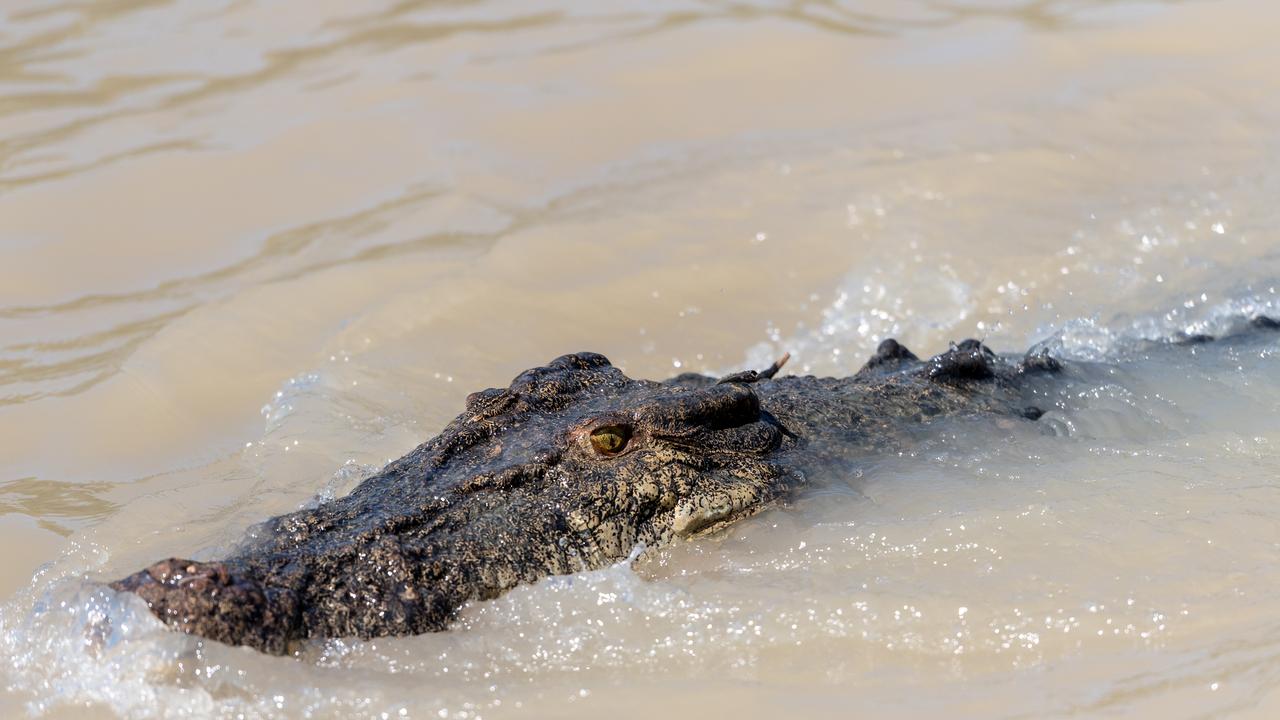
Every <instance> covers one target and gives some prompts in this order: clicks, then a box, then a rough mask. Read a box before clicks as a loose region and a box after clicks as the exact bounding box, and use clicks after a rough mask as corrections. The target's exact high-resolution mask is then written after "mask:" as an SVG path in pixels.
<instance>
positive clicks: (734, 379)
mask: <svg viewBox="0 0 1280 720" xmlns="http://www.w3.org/2000/svg"><path fill="white" fill-rule="evenodd" d="M790 359H791V353H783V354H782V357H780V358H778V359H777V361H775V362H774V363H773V364H772V365H770V366H769V367H767V368H765V369H764V371H763V372H756V371H755V370H744V371H743V372H737V373H734V374H732V375H726V376H724V377H723V378H720V382H718V383H716V384H717V385H723V384H725V383H748V384H750V383H753V382H758V381H760V380H768V379H769V378H771V377H773V376H774V375H777V374H778V371H779V370H781V369H782V366H783V365H786V364H787V361H788V360H790Z"/></svg>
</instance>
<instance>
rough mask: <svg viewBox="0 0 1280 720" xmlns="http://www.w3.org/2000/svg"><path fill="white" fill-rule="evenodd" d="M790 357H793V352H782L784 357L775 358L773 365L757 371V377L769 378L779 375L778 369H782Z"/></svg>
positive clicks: (761, 378)
mask: <svg viewBox="0 0 1280 720" xmlns="http://www.w3.org/2000/svg"><path fill="white" fill-rule="evenodd" d="M790 359H791V353H789V352H784V353H782V357H780V358H778V359H777V360H774V361H773V364H772V365H770V366H769V367H767V368H765V369H764V370H762V371H760V372H758V373H756V379H757V380H768V379H769V378H771V377H773V376H774V375H777V374H778V371H779V370H781V369H782V366H783V365H786V364H787V361H788V360H790Z"/></svg>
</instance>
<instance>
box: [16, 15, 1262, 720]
mask: <svg viewBox="0 0 1280 720" xmlns="http://www.w3.org/2000/svg"><path fill="white" fill-rule="evenodd" d="M1277 36H1280V7H1277V6H1275V4H1274V3H1271V2H1268V1H1267V0H1218V1H1209V0H1202V1H1196V0H1188V1H1187V2H1126V1H1121V0H1116V1H1112V2H1107V1H1104V0H1093V1H1090V0H1078V1H1074V2H1073V1H1070V0H1059V1H1054V0H911V1H908V2H903V1H901V0H893V1H890V0H869V1H865V2H857V3H855V2H835V1H826V2H818V1H813V2H764V1H751V2H747V1H743V2H718V1H712V0H702V1H696V0H687V1H674V0H673V1H670V2H667V1H664V2H611V3H604V4H602V3H587V2H571V1H570V0H560V1H551V0H547V1H542V0H539V1H537V2H524V3H498V2H477V1H472V2H468V1H462V0H459V1H455V2H412V1H401V2H372V3H363V4H360V5H359V6H358V7H357V6H353V5H351V4H350V3H339V2H296V1H295V2H261V1H257V0H247V1H240V2H222V3H185V4H179V3H171V2H163V1H158V0H152V1H145V0H133V1H128V2H124V1H122V2H110V3H93V2H71V1H69V0H55V1H53V2H25V1H24V0H17V2H9V3H6V4H5V7H4V8H3V9H0V254H2V257H3V262H0V512H2V513H3V514H0V540H3V542H4V543H5V545H6V547H7V548H9V550H8V551H6V553H5V560H4V562H3V563H2V564H0V596H2V597H3V598H4V602H3V606H2V607H0V656H2V657H3V660H4V662H3V663H0V665H3V666H4V667H3V669H0V681H2V684H3V686H5V687H6V688H7V689H6V694H5V695H4V696H3V699H0V711H3V712H4V713H5V716H6V717H7V716H12V715H20V714H24V713H25V714H32V715H38V714H41V713H51V714H53V715H54V716H63V717H71V716H75V717H79V716H81V715H82V714H84V713H91V714H96V715H99V716H103V717H112V716H125V717H173V716H182V715H194V716H212V717H240V716H244V717H270V716H284V717H317V718H321V717H351V716H355V717H384V716H385V717H459V718H463V717H465V718H475V717H512V716H516V715H519V714H528V715H531V716H535V717H546V716H554V717H595V716H598V715H599V714H601V713H603V712H606V711H607V712H612V713H615V714H620V715H624V716H637V717H654V716H657V715H661V714H667V713H669V712H671V711H672V710H673V709H676V708H679V709H688V710H689V711H693V712H698V713H702V714H708V713H709V714H715V715H720V714H725V715H728V714H732V715H734V716H736V717H765V716H793V715H803V714H807V715H812V716H831V717H836V716H839V717H847V716H849V715H850V714H864V715H874V716H882V715H893V716H895V717H938V716H950V717H975V718H978V717H981V718H990V717H1010V718H1013V717H1075V716H1079V717H1097V716H1105V715H1125V716H1145V717H1220V716H1224V715H1228V714H1232V715H1237V716H1241V717H1271V716H1274V715H1275V714H1277V713H1280V603H1278V602H1277V600H1276V599H1275V592H1274V588H1275V587H1276V586H1277V582H1278V581H1280V577H1278V576H1277V574H1278V572H1280V571H1277V569H1276V567H1277V566H1276V563H1275V558H1276V555H1277V552H1278V551H1280V532H1277V531H1276V527H1277V523H1278V522H1280V486H1277V484H1276V480H1275V478H1276V477H1277V475H1278V473H1277V471H1278V470H1280V447H1278V444H1280V422H1278V421H1277V420H1276V409H1277V406H1278V405H1280V391H1278V390H1276V387H1277V380H1280V370H1278V369H1277V364H1276V359H1275V358H1276V354H1277V352H1278V351H1280V343H1278V342H1277V339H1276V338H1274V337H1271V338H1268V337H1261V336H1260V337H1254V338H1244V339H1240V340H1237V341H1233V342H1231V343H1226V344H1223V345H1218V346H1213V347H1205V348H1197V349H1195V350H1194V351H1191V350H1187V349H1186V348H1183V349H1181V351H1178V352H1175V351H1172V350H1170V349H1167V348H1164V347H1163V345H1162V344H1161V343H1160V342H1156V343H1155V344H1148V343H1146V342H1145V341H1147V340H1156V341H1160V340H1162V339H1168V338H1172V337H1175V336H1176V335H1177V334H1178V333H1184V332H1221V331H1223V330H1226V329H1229V328H1231V327H1233V326H1234V325H1236V324H1238V322H1239V320H1240V319H1241V318H1245V317H1248V316H1249V315H1251V314H1254V313H1257V312H1260V311H1266V312H1272V313H1276V312H1280V300H1277V297H1276V287H1277V286H1278V285H1280V233H1278V231H1277V228H1280V206H1278V205H1277V204H1276V202H1275V198H1276V197H1278V196H1280V170H1277V168H1280V135H1277V133H1276V132H1275V128H1276V127H1280V44H1277V43H1276V42H1275V38H1276V37H1277ZM888 336H895V337H898V338H899V339H901V340H902V341H904V342H905V343H907V344H908V345H909V346H911V347H912V348H914V349H915V350H917V351H918V352H921V353H928V352H936V351H939V350H942V349H944V348H945V347H946V344H947V343H948V342H949V341H951V340H958V339H961V338H964V337H969V336H976V337H981V338H984V339H986V340H987V341H988V343H989V344H990V345H992V346H994V347H996V348H999V349H1004V350H1011V351H1012V350H1021V349H1023V348H1025V347H1027V346H1029V345H1031V344H1032V343H1034V342H1039V341H1043V340H1047V341H1048V342H1049V343H1050V344H1051V345H1052V346H1053V347H1054V348H1055V349H1056V350H1057V351H1058V352H1059V353H1061V354H1063V355H1066V356H1069V357H1073V358H1077V359H1079V360H1082V361H1088V362H1090V363H1096V364H1091V365H1088V366H1087V367H1088V368H1090V370H1089V371H1088V372H1085V373H1082V374H1081V375H1079V376H1078V377H1076V378H1075V379H1074V380H1073V381H1072V382H1071V383H1070V384H1068V385H1067V386H1066V387H1064V388H1062V389H1061V390H1060V391H1057V392H1055V393H1054V394H1053V395H1052V396H1051V397H1047V398H1045V401H1046V402H1045V405H1046V406H1047V407H1052V408H1053V409H1052V410H1051V411H1050V413H1049V414H1048V415H1047V416H1046V418H1045V420H1044V421H1042V422H1041V423H1038V424H1036V425H1034V426H1032V425H1028V426H1026V427H1021V426H1018V427H1001V426H992V425H983V424H980V423H979V424H973V423H966V422H959V423H956V424H955V425H954V426H949V427H947V428H943V429H942V431H940V432H939V434H938V435H937V436H936V437H935V438H933V439H931V440H929V441H927V442H924V443H923V444H922V445H921V446H920V447H918V448H913V449H911V450H910V451H908V452H905V453H904V454H902V455H901V456H895V457H885V458H882V459H879V460H878V461H876V462H874V463H869V464H868V465H867V466H866V467H864V468H859V469H858V470H857V471H856V472H854V473H852V474H851V476H850V477H848V478H843V479H840V480H839V481H837V482H831V483H826V484H823V485H822V486H820V487H817V488H814V489H812V490H810V491H808V492H806V493H804V494H802V495H800V496H799V497H797V498H795V499H794V501H793V502H792V503H790V504H789V505H787V506H786V507H783V508H779V509H777V510H775V511H772V512H769V513H766V514H764V515H761V516H759V517H757V518H754V519H752V520H751V521H749V522H746V523H743V524H741V525H739V526H736V527H734V528H732V529H731V530H730V531H729V532H727V533H726V534H725V535H723V536H722V537H719V538H715V539H710V540H707V541H702V542H698V543H693V544H687V545H679V546H676V547H674V548H670V549H668V550H665V551H663V552H660V553H656V554H654V555H653V556H647V557H645V558H643V559H641V560H639V561H638V562H636V563H634V564H626V563H624V564H622V565H620V566H618V567H615V568H611V569H607V570H604V571H600V572H597V573H591V574H587V575H582V576H576V577H571V578H556V579H551V580H548V581H546V582H543V583H541V584H539V585H537V586H534V587H529V588H522V589H520V590H518V591H516V592H513V593H511V594H510V595H509V596H507V597H505V598H502V599H500V600H498V601H495V602H491V603H486V604H479V605H475V606H473V607H469V608H468V609H467V610H466V612H464V614H463V617H462V619H461V623H460V627H459V628H458V629H457V630H455V631H452V632H449V633H443V634H436V635H430V636H423V637H415V638H402V639H393V640H380V641H376V642H369V643H361V642H332V643H328V644H318V645H316V646H314V647H312V648H309V649H308V651H307V653H306V654H305V655H304V656H303V657H302V658H300V659H279V658H266V657H262V656H259V655H256V654H254V653H252V652H249V651H245V650H243V649H231V648H226V647H222V646H218V645H214V644H201V643H198V642H196V641H194V640H191V639H189V638H185V637H181V636H177V635H175V634H173V633H168V632H165V631H164V630H163V629H162V628H161V627H160V626H159V625H158V623H157V622H155V621H154V620H152V619H151V618H150V617H149V616H147V615H146V614H145V613H142V612H139V611H138V609H137V608H136V607H135V606H134V605H131V604H130V603H129V602H128V601H127V599H125V598H120V597H117V596H115V595H114V594H112V593H109V592H106V591H103V590H102V589H101V588H100V586H98V585H97V584H96V583H95V581H98V580H102V579H108V578H112V577H116V576H119V575H122V574H124V573H126V572H130V571H132V570H134V569H136V568H137V567H138V566H140V565H141V564H143V563H146V562H149V561H151V560H154V559H156V558H158V557H164V556H169V555H188V556H196V557H201V558H205V557H214V556H217V554H218V553H219V552H220V551H221V550H223V549H225V548H227V547H228V546H229V545H231V544H232V543H234V542H235V541H236V539H237V538H238V537H239V536H240V535H241V533H242V532H243V531H244V529H245V528H246V527H247V526H248V525H250V524H252V523H254V522H256V521H259V520H261V519H263V518H265V517H268V516H270V515H273V514H278V513H281V512H285V511H288V510H292V509H294V508H296V507H298V506H299V505H302V504H306V503H310V502H315V501H316V500H317V499H323V498H324V497H331V496H332V495H333V494H335V493H342V492H345V491H346V490H348V489H350V488H351V487H352V486H353V485H354V484H355V483H356V482H358V480H359V479H360V478H361V477H363V476H364V475H366V474H367V473H369V472H371V471H372V470H373V469H374V468H377V467H379V466H380V465H381V464H383V463H384V462H386V461H387V460H389V459H392V458H395V457H398V456H399V455H401V454H402V453H404V452H406V451H407V450H409V449H410V448H412V447H413V446H414V445H416V444H417V443H418V442H420V441H421V440H422V439H424V438H426V437H428V436H430V435H431V434H433V433H435V432H436V431H438V430H439V429H440V428H441V427H442V426H443V424H444V423H446V422H447V421H448V420H449V419H451V418H452V417H453V416H454V415H455V414H456V413H457V412H458V411H459V410H460V409H461V407H462V398H463V397H464V396H465V395H466V394H467V393H468V392H470V391H472V390H476V389H480V388H483V387H489V386H494V385H505V384H506V383H507V382H508V381H509V379H510V378H511V377H512V376H513V375H514V374H516V373H517V372H518V371H520V370H522V369H524V368H526V367H529V366H531V365H535V364H540V363H542V362H545V361H546V360H548V359H550V358H552V357H555V356H557V355H559V354H562V353H564V352H568V351H572V350H581V349H590V350H595V351H599V352H603V353H605V354H606V355H608V356H609V357H610V358H611V359H612V360H613V361H614V362H615V364H618V365H620V366H622V367H624V368H625V369H626V371H627V372H628V373H629V374H631V375H633V376H636V377H665V376H668V375H672V374H675V373H676V372H680V371H684V370H690V369H692V370H699V371H704V372H712V373H719V372H725V371H728V370H733V369H739V368H743V367H762V366H763V365H765V364H767V363H768V362H769V361H770V360H772V359H773V358H774V357H776V356H777V355H778V354H780V353H781V352H782V351H784V350H786V351H790V352H791V353H792V355H793V357H794V360H793V365H791V366H789V367H788V369H789V370H795V371H796V372H811V373H819V374H837V373H848V372H851V371H853V370H855V369H856V368H857V367H858V366H859V365H860V364H861V362H862V361H863V360H864V359H865V357H866V356H867V355H868V354H869V352H870V351H871V350H872V349H873V348H874V347H875V345H876V344H877V343H878V342H879V340H881V339H883V338H885V337H888ZM102 618H110V619H111V620H112V624H111V627H112V628H113V634H112V635H111V636H110V637H107V638H102V637H95V636H93V634H92V633H89V634H88V635H86V628H88V629H92V628H95V627H101V623H100V620H101V619H102Z"/></svg>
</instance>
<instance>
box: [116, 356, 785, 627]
mask: <svg viewBox="0 0 1280 720" xmlns="http://www.w3.org/2000/svg"><path fill="white" fill-rule="evenodd" d="M773 370H776V367H775V368H773ZM770 374H771V373H770ZM757 377H758V376H757V375H756V374H755V373H742V374H739V375H735V376H731V377H729V378H726V379H725V380H723V381H720V382H717V381H715V380H714V379H711V378H707V377H703V376H695V375H685V376H681V377H680V378H676V379H673V380H671V381H668V382H665V383H657V382H651V381H644V380H633V379H630V378H628V377H626V376H625V375H624V374H623V373H622V372H621V371H620V370H618V369H617V368H615V367H613V366H612V365H611V364H610V363H609V361H608V360H607V359H606V358H605V357H604V356H602V355H598V354H594V353H578V354H573V355H565V356H563V357H560V358H557V359H556V360H553V361H552V362H551V363H549V364H547V365H546V366H544V367H538V368H533V369H531V370H527V371H525V372H523V373H521V374H520V375H519V376H517V377H516V378H515V380H514V381H513V382H512V383H511V385H510V386H509V387H507V388H503V389H490V390H484V391H481V392H477V393H473V394H471V395H470V396H468V398H467V402H466V410H465V411H464V412H463V413H462V414H461V415H459V416H458V417H457V418H456V419H455V420H454V421H453V422H452V423H450V424H449V425H448V426H447V427H446V428H445V429H444V430H443V431H442V432H441V433H440V435H439V436H437V437H435V438H433V439H432V440H430V441H428V442H426V443H424V444H423V445H421V446H419V447H418V448H417V449H415V450H413V451H412V452H410V453H409V454H408V455H406V456H404V457H403V458H401V459H399V460H397V461H395V462H393V463H391V464H389V465H388V466H387V467H386V468H384V469H383V470H382V471H381V472H380V473H379V474H377V475H375V476H373V477H371V478H369V479H368V480H366V481H364V482H363V483H361V485H360V486H358V487H357V488H356V489H355V490H353V491H352V492H351V493H350V494H349V495H347V496H345V497H342V498H339V499H337V500H334V501H332V502H329V503H326V504H324V505H321V506H320V507H317V508H314V509H308V510H302V511H298V512H294V513H291V514H288V515H283V516H280V517H276V518H273V519H271V520H269V521H267V522H266V523H264V524H263V525H262V526H261V527H259V528H258V529H257V530H256V531H255V532H253V533H251V538H250V539H249V541H248V542H246V543H245V545H244V546H243V548H242V549H241V550H240V551H239V552H238V553H236V554H234V555H233V556H232V557H230V558H228V559H226V560H220V561H215V562H193V561H188V560H179V559H169V560H165V561H162V562H160V563H156V564H155V565H153V566H151V567H150V568H147V569H145V570H143V571H141V572H138V573H135V574H134V575H131V576H129V577H128V578H125V579H123V580H121V581H118V582H117V583H115V584H114V586H115V587H116V588H117V589H123V590H129V591H132V592H134V593H136V594H138V595H139V596H141V597H142V598H143V599H145V600H146V601H147V603H148V605H149V606H150V608H151V609H152V611H153V612H154V613H155V614H156V615H158V616H159V617H161V618H162V619H164V620H165V621H166V622H167V623H169V624H170V625H173V626H175V627H178V628H180V629H182V630H184V631H186V632H190V633H194V634H198V635H203V636H206V637H210V638H213V639H216V640H221V641H223V642H228V643H231V644H247V645H251V646H254V647H258V648H259V649H263V650H267V651H269V652H283V651H285V649H286V648H287V647H288V645H289V643H290V641H292V640H297V639H301V638H305V637H316V636H319V637H343V636H360V637H371V636H377V635H388V634H409V633H418V632H423V631H429V630H439V629H443V628H444V627H445V625H446V624H447V622H448V621H449V620H450V618H451V617H452V616H453V615H454V613H455V611H456V610H457V609H458V607H460V606H461V605H462V604H464V603H465V602H467V601H468V600H472V599H486V598H491V597H495V596H497V595H498V594H500V593H502V592H504V591H505V590H507V589H509V588H511V587H513V586H515V585H516V584H519V583H522V582H531V581H535V580H537V579H539V578H541V577H545V576H547V575H553V574H562V573H569V572H575V571H579V570H583V569H591V568H597V567H601V566H604V565H607V564H609V563H611V562H615V561H617V560H619V559H621V558H625V557H626V556H627V555H628V554H629V553H630V552H631V551H632V550H633V549H634V548H635V547H636V546H637V545H639V544H642V543H645V544H655V543H660V542H663V541H666V540H669V539H671V538H673V537H688V536H692V535H696V534H699V533H705V532H709V531H712V530H714V529H716V528H718V527H720V526H722V525H724V524H726V523H728V522H731V521H733V520H735V519H738V518H741V517H744V516H746V515H749V514H752V513H754V512H757V511H759V510H760V509H762V508H764V507H765V506H766V505H767V504H768V502H769V501H770V500H772V499H773V498H775V497H777V496H778V495H779V494H781V493H782V492H783V491H784V490H785V489H786V488H787V487H789V486H791V485H793V484H794V483H795V482H796V480H797V478H796V477H794V476H793V471H790V470H787V469H786V468H785V466H784V464H782V463H779V462H778V458H779V456H780V455H781V454H783V453H785V452H787V451H788V449H789V448H790V446H792V445H794V444H795V443H796V442H797V441H796V440H795V438H794V437H792V436H791V435H789V434H788V433H787V432H786V431H785V430H784V429H783V428H782V426H781V425H780V424H779V423H778V421H777V420H776V419H775V418H773V417H772V416H771V415H770V414H769V413H768V412H765V411H763V410H762V408H761V405H760V400H759V398H758V397H757V394H756V392H755V390H754V388H753V385H752V382H753V381H754V380H755V379H757Z"/></svg>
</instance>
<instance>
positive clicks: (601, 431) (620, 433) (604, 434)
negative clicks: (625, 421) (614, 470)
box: [591, 425, 631, 455]
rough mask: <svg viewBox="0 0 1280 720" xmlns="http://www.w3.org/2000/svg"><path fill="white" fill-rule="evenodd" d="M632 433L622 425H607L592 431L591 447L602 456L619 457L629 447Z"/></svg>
mask: <svg viewBox="0 0 1280 720" xmlns="http://www.w3.org/2000/svg"><path fill="white" fill-rule="evenodd" d="M630 438H631V431H630V430H629V429H627V428H625V427H622V426H621V425H605V426H604V427H602V428H596V429H595V430H592V431H591V447H594V448H595V449H596V452H598V453H600V454H601V455H617V454H618V453H620V452H622V449H623V448H625V447H626V446H627V440H629V439H630Z"/></svg>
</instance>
